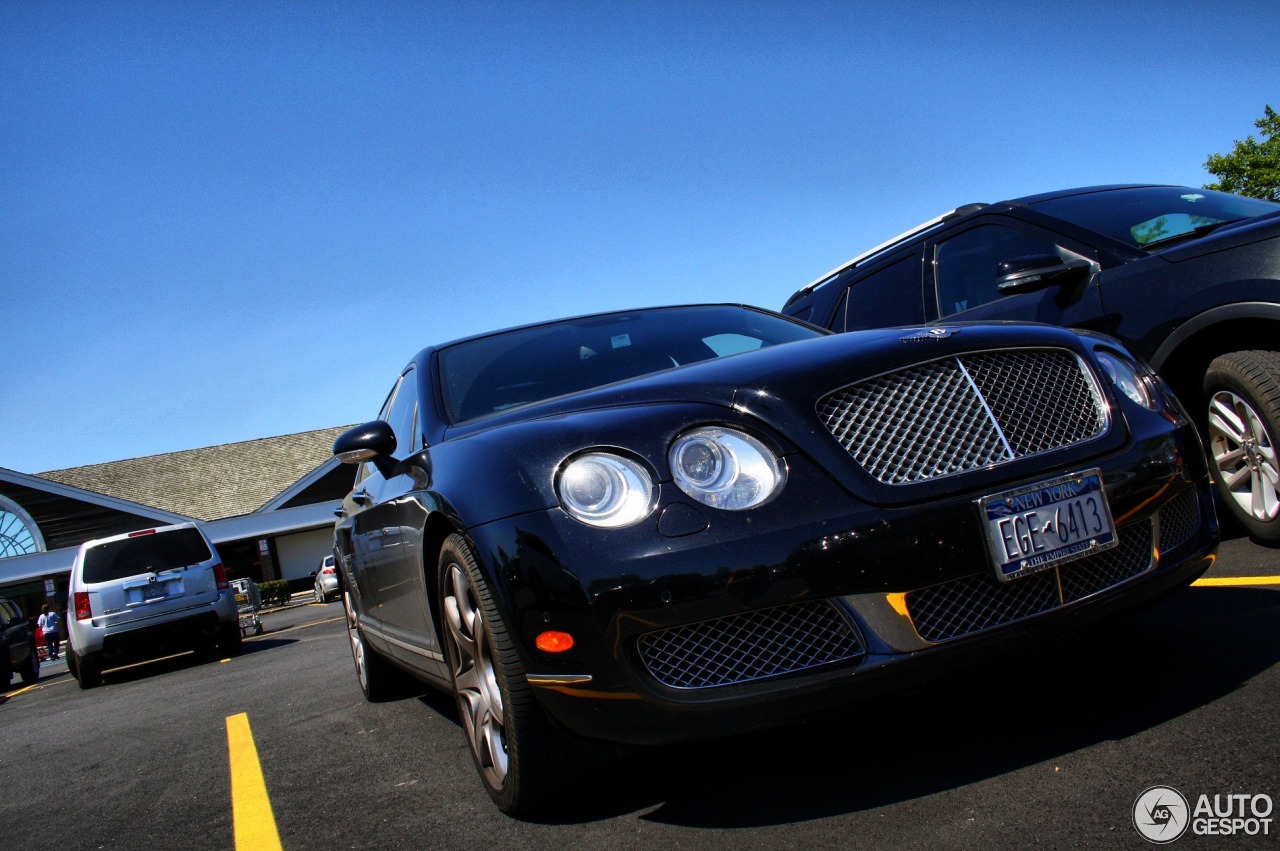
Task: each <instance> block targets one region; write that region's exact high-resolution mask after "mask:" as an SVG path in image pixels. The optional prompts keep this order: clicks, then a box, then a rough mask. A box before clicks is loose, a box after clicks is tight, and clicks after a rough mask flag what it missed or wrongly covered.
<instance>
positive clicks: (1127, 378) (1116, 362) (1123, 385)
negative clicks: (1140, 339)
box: [1097, 352, 1159, 411]
mask: <svg viewBox="0 0 1280 851" xmlns="http://www.w3.org/2000/svg"><path fill="white" fill-rule="evenodd" d="M1097 355H1098V361H1099V362H1100V363H1101V364H1102V368H1103V369H1104V370H1105V371H1106V373H1107V378H1110V379H1111V383H1112V384H1114V385H1115V386H1116V389H1118V390H1119V391H1120V392H1121V393H1123V394H1124V395H1126V396H1128V397H1129V398H1130V399H1132V400H1133V401H1135V402H1137V403H1138V404H1139V405H1141V406H1142V407H1144V408H1146V409H1147V410H1148V411H1154V410H1156V409H1157V408H1158V407H1159V405H1158V404H1157V403H1156V400H1155V396H1153V395H1152V393H1151V387H1150V386H1149V385H1148V384H1147V382H1146V381H1144V380H1143V378H1142V376H1141V375H1139V374H1138V371H1137V369H1135V368H1134V367H1133V365H1132V364H1130V363H1129V362H1128V361H1126V360H1124V359H1123V358H1119V357H1116V356H1115V355H1112V354H1109V353H1107V352H1098V353H1097Z"/></svg>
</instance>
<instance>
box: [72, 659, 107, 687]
mask: <svg viewBox="0 0 1280 851" xmlns="http://www.w3.org/2000/svg"><path fill="white" fill-rule="evenodd" d="M67 666H68V667H69V668H71V675H72V676H74V677H75V678H76V682H77V683H79V684H80V688H82V689H86V688H97V687H98V686H100V685H102V669H101V668H99V667H98V665H97V664H96V663H95V662H93V661H92V660H86V659H84V658H82V657H81V656H80V655H79V654H77V653H76V651H74V650H70V649H69V650H68V651H67Z"/></svg>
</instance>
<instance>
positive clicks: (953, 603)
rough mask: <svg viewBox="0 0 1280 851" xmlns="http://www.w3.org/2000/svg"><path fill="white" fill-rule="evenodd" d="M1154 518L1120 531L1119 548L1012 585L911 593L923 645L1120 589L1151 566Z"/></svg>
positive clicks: (988, 579)
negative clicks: (926, 642)
mask: <svg viewBox="0 0 1280 851" xmlns="http://www.w3.org/2000/svg"><path fill="white" fill-rule="evenodd" d="M1152 534H1153V526H1152V523H1151V521H1150V520H1144V521H1140V522H1137V523H1132V524H1130V525H1128V526H1125V527H1123V528H1122V529H1120V530H1118V531H1117V537H1118V538H1119V540H1120V543H1119V545H1118V546H1116V547H1114V548H1113V549H1109V550H1104V551H1103V552H1100V553H1098V554H1097V555H1093V556H1087V557H1085V558H1082V559H1077V560H1075V561H1071V562H1067V563H1065V564H1062V565H1059V566H1058V567H1057V568H1050V569H1049V570H1044V571H1041V572H1040V573H1033V574H1031V575H1030V576H1026V577H1023V578H1021V579H1015V580H1013V581H1012V582H999V581H998V580H996V579H995V577H994V576H992V575H989V574H988V573H976V574H973V575H970V576H964V577H961V578H959V579H953V580H951V581H949V582H943V583H941V584H938V585H931V586H929V587H928V588H921V589H920V590H918V591H912V592H911V593H909V594H907V599H906V602H907V611H908V612H909V613H910V615H911V621H912V623H913V624H915V628H916V632H918V633H920V637H921V638H923V639H924V640H925V641H931V642H938V641H947V640H949V639H952V638H960V637H961V636H965V635H971V634H973V633H975V632H981V631H983V630H986V629H991V628H993V627H997V626H1001V625H1002V624H1007V623H1012V622H1013V621H1017V620H1021V619H1023V618H1027V617H1031V616H1032V615H1036V614H1040V613H1041V612H1047V611H1050V610H1051V609H1056V608H1059V607H1061V606H1063V605H1066V604H1067V603H1072V602H1075V601H1077V600H1080V599H1083V598H1085V597H1088V596H1090V595H1091V594H1096V593H1098V592H1099V591H1103V590H1105V589H1107V588H1110V587H1112V586H1114V585H1119V584H1120V583H1121V582H1124V581H1126V580H1128V579H1132V578H1133V577H1135V576H1137V575H1139V574H1141V573H1145V572H1146V571H1147V570H1148V569H1149V568H1150V567H1151V566H1152V563H1153V562H1152V557H1151V543H1152Z"/></svg>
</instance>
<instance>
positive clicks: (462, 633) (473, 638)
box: [439, 534, 580, 816]
mask: <svg viewBox="0 0 1280 851" xmlns="http://www.w3.org/2000/svg"><path fill="white" fill-rule="evenodd" d="M439 576H440V600H441V626H442V629H443V632H444V645H445V657H446V660H447V662H448V665H449V674H450V676H451V678H452V682H453V691H454V696H455V698H456V700H457V704H458V715H459V716H460V718H461V720H462V728H463V731H464V733H465V734H466V738H467V744H468V745H469V746H470V749H471V756H472V759H473V760H474V762H475V765H476V770H477V771H478V772H479V774H480V779H481V781H482V782H483V783H484V787H485V790H486V791H488V793H489V797H491V798H492V799H493V802H494V803H495V804H496V805H497V806H498V809H500V810H502V811H503V812H504V813H506V814H508V815H512V816H526V815H533V814H535V813H537V814H545V813H546V812H547V811H549V810H554V809H558V808H561V807H563V805H564V804H565V802H566V801H567V800H568V798H569V792H570V789H569V781H570V778H571V777H573V776H574V775H575V773H576V772H577V769H578V767H579V763H580V758H579V756H578V754H577V751H576V749H575V748H574V747H573V744H572V743H571V742H569V741H568V740H567V739H566V737H565V736H564V735H563V734H562V733H561V732H560V731H559V730H558V729H557V728H556V727H555V726H554V725H553V724H552V723H551V721H550V720H549V719H548V718H547V717H546V715H545V714H544V713H543V711H542V708H541V707H540V706H539V705H538V703H537V700H536V699H535V697H534V695H533V690H532V688H530V686H529V683H528V682H527V681H526V679H525V672H524V667H523V665H522V664H521V662H520V659H519V657H518V654H517V653H516V650H515V647H514V645H513V643H512V640H511V636H510V633H509V631H508V628H507V625H506V623H505V622H504V621H503V619H502V616H501V614H500V613H499V611H498V608H497V606H496V605H495V604H494V599H493V595H492V593H491V592H490V591H489V587H488V585H487V584H486V583H485V580H484V578H483V576H482V575H481V572H480V569H479V565H478V560H477V559H476V557H475V555H474V554H473V553H472V551H471V548H470V547H469V546H468V545H467V543H466V541H465V539H463V537H462V536H461V535H456V534H455V535H450V536H449V538H448V539H447V540H446V541H445V544H444V547H443V549H442V550H441V552H440V571H439Z"/></svg>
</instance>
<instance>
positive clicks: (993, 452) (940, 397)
mask: <svg viewBox="0 0 1280 851" xmlns="http://www.w3.org/2000/svg"><path fill="white" fill-rule="evenodd" d="M1106 410H1107V408H1106V403H1105V401H1104V400H1103V398H1102V397H1101V395H1100V393H1099V391H1098V389H1097V384H1096V383H1095V381H1094V379H1093V376H1092V374H1091V373H1090V371H1089V369H1088V368H1087V367H1086V366H1085V365H1084V363H1083V361H1081V360H1080V358H1079V357H1077V356H1076V355H1075V354H1074V353H1072V352H1069V351H1066V350H1064V349H1011V350H1007V351H994V352H983V353H978V354H969V355H962V356H960V357H955V358H943V359H940V360H935V361H930V362H928V363H924V364H919V365H917V366H913V367H910V368H907V369H903V370H899V371H898V372H891V373H888V374H885V375H881V376H877V377H875V378H871V379H867V380H865V381H860V382H857V383H855V384H850V385H848V386H846V387H843V388H841V389H839V390H836V391H834V392H832V393H829V394H827V395H826V396H824V397H823V398H822V399H820V400H819V401H818V416H819V417H820V418H821V419H822V422H823V424H824V425H826V427H827V429H828V430H830V432H831V434H832V435H834V436H835V438H836V439H837V440H838V441H840V444H841V445H842V446H843V447H844V448H845V450H846V451H848V452H849V454H850V455H852V456H853V458H854V460H855V461H857V462H858V464H860V465H861V466H862V467H863V469H865V470H866V471H867V472H868V473H870V474H871V475H872V476H874V477H875V478H876V479H878V480H879V481H881V482H885V483H886V484H895V485H896V484H910V483H912V482H919V481H924V480H927V479H934V478H938V477H941V476H950V475H954V474H956V473H963V472H966V471H968V470H977V469H981V468H983V467H989V466H991V465H993V464H1000V463H1004V462H1007V461H1012V460H1015V459H1018V458H1025V457H1027V456H1029V455H1035V454H1037V453H1041V452H1048V451H1050V450H1053V449H1058V448H1061V447H1064V446H1071V445H1073V444H1077V443H1082V442H1084V441H1086V440H1090V439H1092V438H1094V437H1097V436H1098V435H1100V434H1102V433H1103V432H1104V431H1105V430H1106V427H1107V414H1106Z"/></svg>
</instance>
